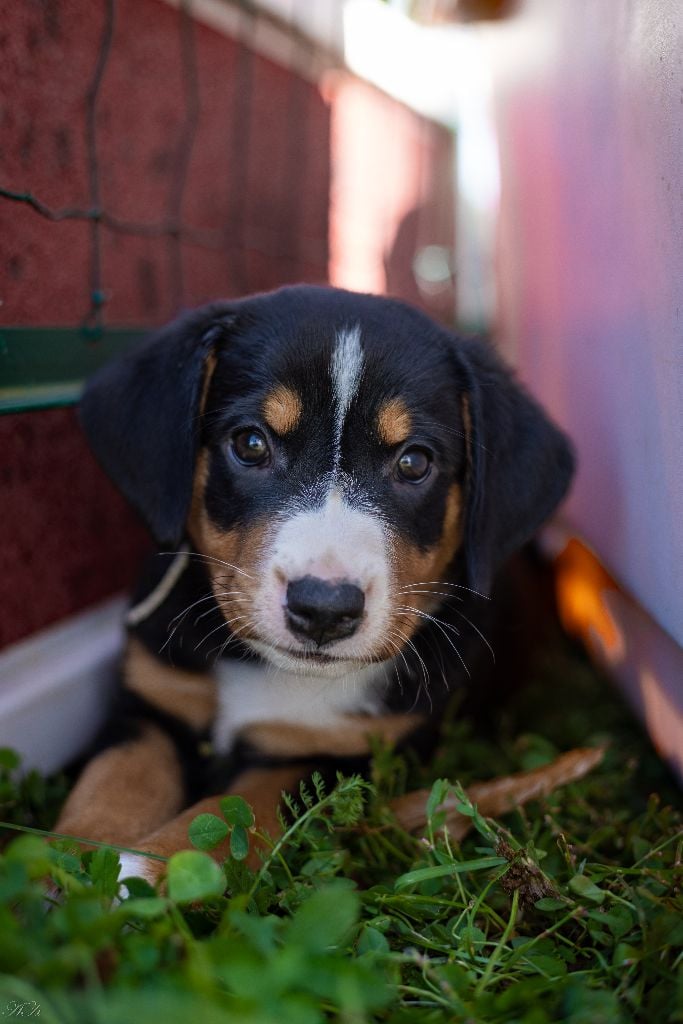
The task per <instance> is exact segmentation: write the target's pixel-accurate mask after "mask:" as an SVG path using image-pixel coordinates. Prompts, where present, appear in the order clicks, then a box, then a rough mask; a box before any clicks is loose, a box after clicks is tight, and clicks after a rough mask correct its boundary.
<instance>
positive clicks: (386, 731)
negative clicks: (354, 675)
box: [240, 714, 425, 757]
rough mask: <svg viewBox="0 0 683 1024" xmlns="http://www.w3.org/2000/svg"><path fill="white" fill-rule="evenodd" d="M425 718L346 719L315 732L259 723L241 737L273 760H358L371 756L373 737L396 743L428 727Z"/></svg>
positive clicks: (283, 724) (353, 716)
mask: <svg viewBox="0 0 683 1024" xmlns="http://www.w3.org/2000/svg"><path fill="white" fill-rule="evenodd" d="M424 721H425V719H424V717H423V716H422V715H410V714H404V715H381V716H377V717H373V718H368V717H367V716H364V715H346V716H344V719H343V721H342V722H341V724H339V725H337V724H335V725H334V727H333V728H324V727H317V728H311V727H309V726H305V725H293V724H292V723H291V722H280V721H271V722H256V723H254V724H253V725H249V726H247V728H246V729H244V730H242V731H241V733H240V736H241V737H243V738H244V739H246V740H247V742H248V743H250V744H252V745H253V746H254V747H256V749H257V750H259V751H260V752H262V753H264V754H268V755H270V756H271V757H298V756H304V755H305V756H311V755H313V754H333V755H336V756H357V755H362V754H367V753H369V752H370V743H369V740H370V737H371V736H380V737H381V738H382V739H383V740H385V741H386V742H389V743H393V742H395V741H396V740H399V739H401V737H403V736H407V735H408V733H411V732H413V731H414V730H415V729H417V728H418V726H420V725H422V724H423V723H424Z"/></svg>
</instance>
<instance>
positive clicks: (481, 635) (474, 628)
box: [453, 608, 496, 665]
mask: <svg viewBox="0 0 683 1024" xmlns="http://www.w3.org/2000/svg"><path fill="white" fill-rule="evenodd" d="M453 611H454V612H455V613H456V614H457V615H459V616H460V618H461V619H464V620H465V622H466V623H467V624H468V625H469V626H471V627H472V629H473V630H474V632H475V633H476V634H477V635H478V636H479V637H481V639H482V640H483V641H484V643H485V644H486V646H487V647H488V649H489V651H490V652H491V657H492V658H493V663H494V665H495V662H496V652H495V651H494V649H493V647H492V646H491V644H490V643H489V642H488V640H487V639H486V637H485V636H484V634H483V633H482V631H481V630H480V629H479V627H478V626H475V624H474V623H473V622H472V620H471V619H468V618H467V616H466V615H465V614H464V613H463V612H461V611H460V609H459V608H454V609H453Z"/></svg>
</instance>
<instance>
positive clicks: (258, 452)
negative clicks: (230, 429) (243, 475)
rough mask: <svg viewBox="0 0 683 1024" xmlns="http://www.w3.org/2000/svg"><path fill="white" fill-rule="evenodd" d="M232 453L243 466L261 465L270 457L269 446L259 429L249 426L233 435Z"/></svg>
mask: <svg viewBox="0 0 683 1024" xmlns="http://www.w3.org/2000/svg"><path fill="white" fill-rule="evenodd" d="M230 447H231V449H232V453H233V455H234V456H235V458H236V459H237V461H238V462H241V463H242V465H243V466H263V465H264V464H265V463H266V462H268V460H269V459H270V447H269V445H268V441H267V440H266V438H265V436H264V435H263V434H262V433H261V431H260V430H255V429H253V428H250V429H248V430H240V431H238V432H237V433H236V434H234V435H233V437H232V441H231V444H230Z"/></svg>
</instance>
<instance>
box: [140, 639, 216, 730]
mask: <svg viewBox="0 0 683 1024" xmlns="http://www.w3.org/2000/svg"><path fill="white" fill-rule="evenodd" d="M124 671H125V675H126V680H127V685H128V689H130V690H132V691H133V692H134V693H137V694H139V696H140V697H143V698H144V699H145V700H146V701H148V702H149V703H150V704H153V705H154V707H157V708H160V709H161V710H162V711H165V712H167V713H168V714H170V715H175V717H176V718H179V719H180V720H181V721H183V722H185V723H186V724H187V725H189V726H191V728H193V729H197V730H201V729H205V728H206V727H207V726H208V725H209V724H210V723H211V722H212V721H213V718H214V716H215V713H216V686H215V683H214V681H213V680H212V679H211V677H210V676H208V675H200V674H199V673H198V672H186V671H183V670H182V669H179V668H171V667H170V666H167V665H164V664H163V663H162V662H161V661H159V659H158V658H155V657H154V656H153V655H152V654H150V653H149V651H147V650H146V649H145V648H144V647H143V646H142V644H141V643H140V641H139V640H135V639H132V640H131V641H130V643H129V645H128V651H127V653H126V662H125V668H124Z"/></svg>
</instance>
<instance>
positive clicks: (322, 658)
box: [278, 647, 346, 665]
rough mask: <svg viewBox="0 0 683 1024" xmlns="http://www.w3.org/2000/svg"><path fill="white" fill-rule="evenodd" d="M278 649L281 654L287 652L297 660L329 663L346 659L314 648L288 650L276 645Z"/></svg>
mask: <svg viewBox="0 0 683 1024" xmlns="http://www.w3.org/2000/svg"><path fill="white" fill-rule="evenodd" d="M278 650H279V651H281V652H282V654H288V655H289V656H290V658H296V659H297V660H298V661H314V662H316V664H318V665H329V664H331V662H333V661H343V660H346V659H342V658H335V657H334V655H332V654H326V653H325V651H318V650H316V649H314V648H311V649H310V650H303V651H296V650H288V649H286V648H285V647H278Z"/></svg>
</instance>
